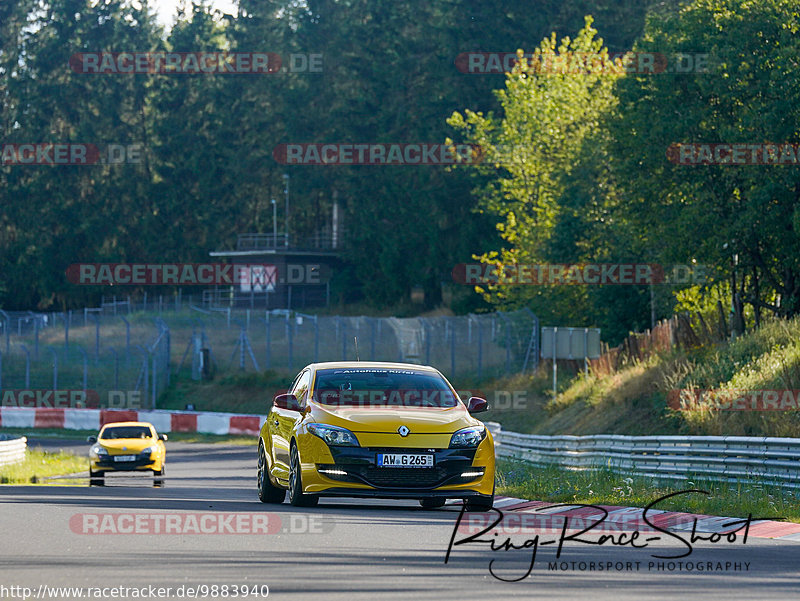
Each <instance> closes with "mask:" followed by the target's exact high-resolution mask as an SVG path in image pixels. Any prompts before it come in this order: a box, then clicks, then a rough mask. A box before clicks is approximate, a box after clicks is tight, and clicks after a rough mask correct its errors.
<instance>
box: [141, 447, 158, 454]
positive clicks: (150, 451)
mask: <svg viewBox="0 0 800 601" xmlns="http://www.w3.org/2000/svg"><path fill="white" fill-rule="evenodd" d="M157 451H158V447H147V448H146V449H142V455H147V454H148V453H151V454H152V453H156V452H157Z"/></svg>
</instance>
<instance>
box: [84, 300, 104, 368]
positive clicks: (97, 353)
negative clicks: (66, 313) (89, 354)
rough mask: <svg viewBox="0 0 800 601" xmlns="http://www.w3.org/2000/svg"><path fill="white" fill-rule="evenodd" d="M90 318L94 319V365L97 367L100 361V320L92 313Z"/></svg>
mask: <svg viewBox="0 0 800 601" xmlns="http://www.w3.org/2000/svg"><path fill="white" fill-rule="evenodd" d="M84 310H85V309H84ZM92 318H93V319H94V363H95V365H97V364H98V363H99V361H100V318H99V317H97V315H95V314H94V313H92Z"/></svg>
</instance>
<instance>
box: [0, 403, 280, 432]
mask: <svg viewBox="0 0 800 601" xmlns="http://www.w3.org/2000/svg"><path fill="white" fill-rule="evenodd" d="M265 420H266V417H265V416H261V415H242V414H238V413H211V412H198V411H164V410H154V411H139V410H129V409H58V408H39V407H37V408H21V407H2V408H0V427H6V428H61V429H64V430H99V429H100V427H101V426H103V425H105V424H108V423H113V422H127V421H133V422H150V423H151V424H153V426H155V428H156V430H157V431H158V432H198V433H200V434H252V435H256V434H258V432H259V431H260V429H261V425H262V424H263V423H264V421H265Z"/></svg>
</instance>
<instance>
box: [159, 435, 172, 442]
mask: <svg viewBox="0 0 800 601" xmlns="http://www.w3.org/2000/svg"><path fill="white" fill-rule="evenodd" d="M158 439H159V440H163V441H164V442H167V441H168V440H169V437H168V436H167V435H166V434H159V435H158Z"/></svg>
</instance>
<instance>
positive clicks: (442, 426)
mask: <svg viewBox="0 0 800 601" xmlns="http://www.w3.org/2000/svg"><path fill="white" fill-rule="evenodd" d="M311 419H312V421H314V422H317V423H322V424H327V425H329V426H339V427H341V428H347V429H348V430H350V431H351V432H385V433H389V432H397V429H398V428H399V427H400V426H406V427H407V428H408V429H409V430H411V432H413V433H416V434H448V433H452V432H455V431H456V430H460V429H461V428H467V427H469V426H476V425H479V424H480V422H479V421H477V420H476V419H474V418H472V417H470V415H469V414H468V413H467V410H466V409H465V408H464V407H462V406H460V405H459V406H457V407H449V408H438V407H366V408H365V407H332V406H326V405H322V404H316V403H315V404H313V406H312V409H311Z"/></svg>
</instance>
